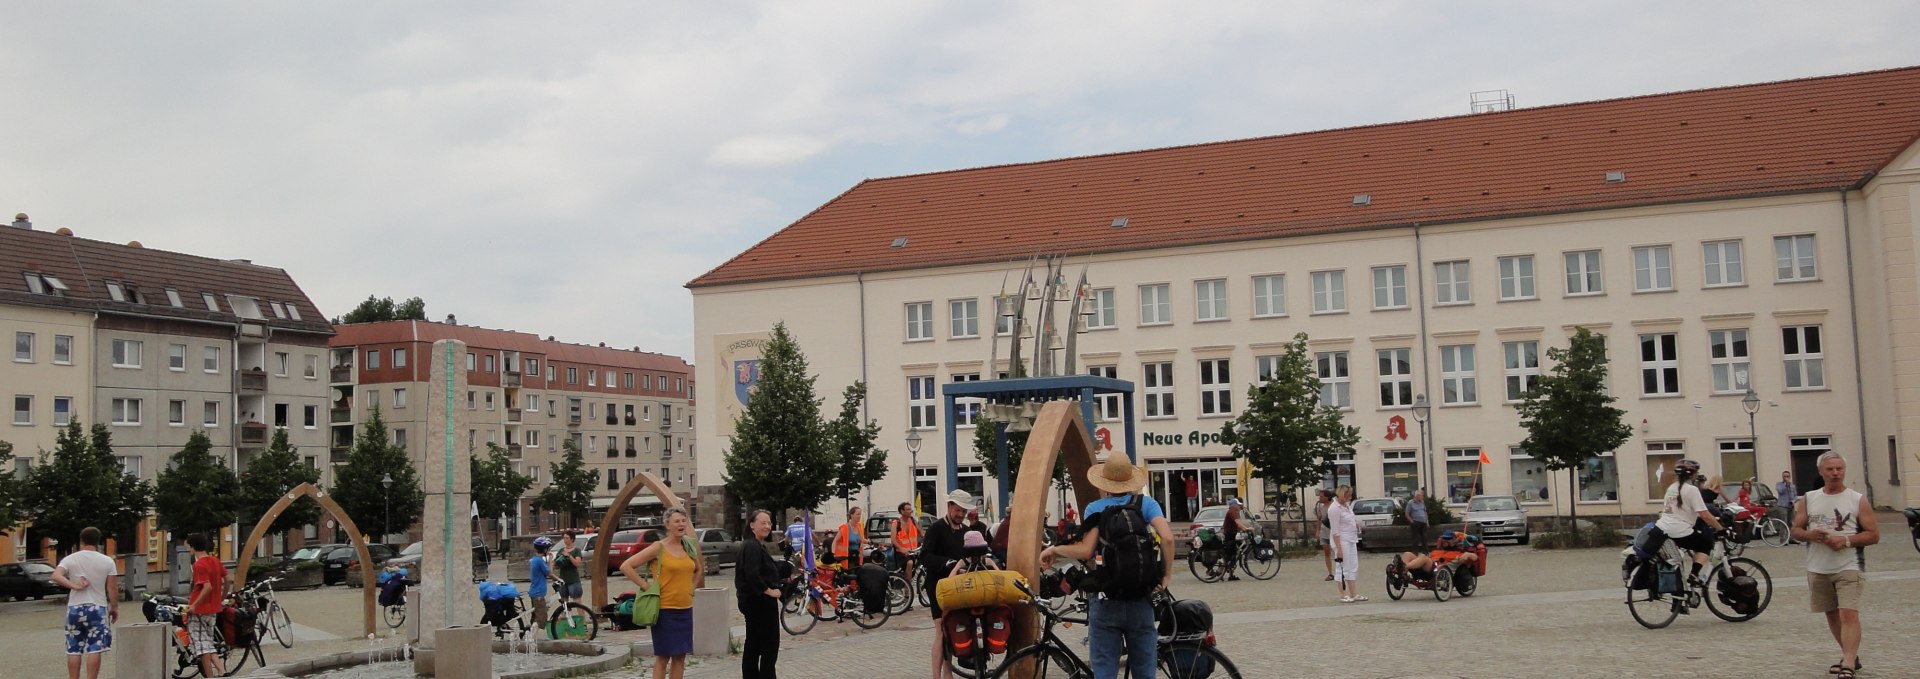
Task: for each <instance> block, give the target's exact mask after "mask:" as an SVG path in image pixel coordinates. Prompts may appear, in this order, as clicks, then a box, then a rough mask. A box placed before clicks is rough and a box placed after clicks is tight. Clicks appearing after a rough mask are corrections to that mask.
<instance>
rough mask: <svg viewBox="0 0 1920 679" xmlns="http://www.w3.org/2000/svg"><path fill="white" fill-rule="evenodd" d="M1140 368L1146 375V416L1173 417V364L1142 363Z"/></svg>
mask: <svg viewBox="0 0 1920 679" xmlns="http://www.w3.org/2000/svg"><path fill="white" fill-rule="evenodd" d="M1140 370H1141V372H1142V373H1144V374H1145V375H1146V388H1145V389H1144V390H1143V391H1144V393H1145V394H1146V397H1147V414H1146V416H1147V417H1149V418H1153V417H1173V364H1172V363H1168V362H1160V363H1142V364H1140Z"/></svg>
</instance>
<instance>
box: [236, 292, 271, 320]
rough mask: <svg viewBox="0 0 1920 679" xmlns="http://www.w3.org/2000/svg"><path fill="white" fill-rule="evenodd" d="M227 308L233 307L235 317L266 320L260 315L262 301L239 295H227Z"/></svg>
mask: <svg viewBox="0 0 1920 679" xmlns="http://www.w3.org/2000/svg"><path fill="white" fill-rule="evenodd" d="M227 306H229V307H233V315H235V316H239V317H241V318H252V319H265V318H266V317H265V316H261V315H260V300H257V299H254V298H252V297H242V296H239V295H227Z"/></svg>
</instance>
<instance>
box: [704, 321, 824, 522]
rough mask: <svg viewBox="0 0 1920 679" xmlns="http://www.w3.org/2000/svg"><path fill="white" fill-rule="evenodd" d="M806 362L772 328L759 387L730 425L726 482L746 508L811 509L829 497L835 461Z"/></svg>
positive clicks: (782, 328) (781, 328) (780, 330)
mask: <svg viewBox="0 0 1920 679" xmlns="http://www.w3.org/2000/svg"><path fill="white" fill-rule="evenodd" d="M813 383H814V377H813V376H812V375H810V374H808V372H807V357H806V355H805V354H803V353H801V351H800V345H799V344H797V343H795V342H794V341H793V336H792V335H791V334H789V333H788V332H787V325H786V324H785V323H779V324H776V325H774V326H773V337H772V338H771V339H769V340H768V341H767V345H766V347H765V349H764V351H763V352H762V356H761V360H760V382H759V384H758V386H757V388H756V389H755V390H754V392H753V395H752V396H750V397H748V399H747V408H746V412H744V413H742V414H741V415H740V419H739V421H738V422H736V423H735V424H734V430H733V443H732V445H731V446H730V447H729V448H728V449H727V453H726V472H725V476H726V483H727V486H728V487H729V488H731V489H732V490H733V492H734V494H735V495H736V496H738V497H739V498H740V502H741V503H742V504H744V505H746V506H749V507H765V508H768V509H772V510H774V511H776V512H777V511H779V510H783V509H803V510H812V509H814V508H817V507H819V506H820V504H821V503H823V502H826V501H827V498H830V497H832V496H833V481H834V477H835V476H836V475H837V474H838V473H839V464H838V462H839V460H838V458H837V457H836V456H835V455H834V449H833V446H832V444H831V442H830V441H829V440H828V436H827V434H826V431H825V425H824V424H823V423H822V422H821V421H820V399H818V398H815V397H814V395H813Z"/></svg>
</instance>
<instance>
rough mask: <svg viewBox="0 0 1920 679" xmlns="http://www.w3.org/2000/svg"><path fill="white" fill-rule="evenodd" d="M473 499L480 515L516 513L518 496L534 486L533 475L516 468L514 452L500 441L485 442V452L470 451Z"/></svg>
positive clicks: (518, 501) (492, 515) (493, 515)
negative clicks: (479, 453) (499, 442)
mask: <svg viewBox="0 0 1920 679" xmlns="http://www.w3.org/2000/svg"><path fill="white" fill-rule="evenodd" d="M470 459H472V460H473V476H472V478H473V485H472V489H473V501H474V502H475V503H477V504H479V505H480V515H481V516H484V517H495V516H502V515H506V514H517V513H518V512H517V511H516V510H517V509H519V507H518V505H519V503H520V496H521V495H524V494H525V493H526V492H527V489H528V488H531V487H533V477H531V476H527V475H526V474H522V473H520V472H518V471H515V470H514V468H513V453H512V452H511V451H509V450H507V449H506V448H502V447H500V445H499V444H495V443H488V444H487V452H486V454H485V455H473V456H472V457H471V458H470Z"/></svg>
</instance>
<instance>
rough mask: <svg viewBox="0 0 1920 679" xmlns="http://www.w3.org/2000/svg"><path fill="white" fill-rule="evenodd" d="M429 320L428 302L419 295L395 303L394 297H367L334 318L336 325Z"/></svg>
mask: <svg viewBox="0 0 1920 679" xmlns="http://www.w3.org/2000/svg"><path fill="white" fill-rule="evenodd" d="M424 320H427V303H426V302H425V301H423V300H421V299H420V298H418V297H412V298H408V299H407V301H405V302H400V303H398V304H395V303H394V301H393V298H392V297H381V298H379V299H374V297H373V295H367V299H366V301H364V302H361V303H360V306H357V307H354V308H353V310H352V311H349V312H347V313H346V315H344V316H340V317H338V318H335V319H333V324H334V325H343V324H346V323H376V322H379V321H424Z"/></svg>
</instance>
